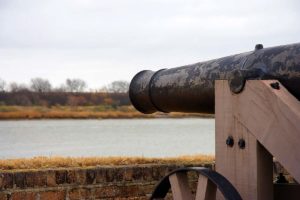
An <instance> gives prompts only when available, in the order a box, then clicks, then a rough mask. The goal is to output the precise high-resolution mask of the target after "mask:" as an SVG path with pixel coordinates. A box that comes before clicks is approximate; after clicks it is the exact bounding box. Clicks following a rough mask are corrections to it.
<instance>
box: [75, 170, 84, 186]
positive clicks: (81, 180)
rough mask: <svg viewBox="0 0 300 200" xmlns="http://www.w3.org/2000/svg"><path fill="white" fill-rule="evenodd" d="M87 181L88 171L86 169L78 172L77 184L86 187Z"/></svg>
mask: <svg viewBox="0 0 300 200" xmlns="http://www.w3.org/2000/svg"><path fill="white" fill-rule="evenodd" d="M85 180H86V171H85V170H84V169H82V170H76V182H77V184H81V185H84V184H85Z"/></svg>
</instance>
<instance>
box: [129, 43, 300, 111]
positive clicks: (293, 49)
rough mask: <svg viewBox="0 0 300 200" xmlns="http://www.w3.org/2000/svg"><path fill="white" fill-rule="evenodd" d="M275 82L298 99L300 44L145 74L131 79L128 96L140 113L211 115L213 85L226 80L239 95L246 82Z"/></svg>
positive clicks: (257, 49)
mask: <svg viewBox="0 0 300 200" xmlns="http://www.w3.org/2000/svg"><path fill="white" fill-rule="evenodd" d="M249 79H251V80H253V79H258V80H259V79H277V80H278V81H280V82H281V83H282V84H283V85H284V86H285V87H286V88H287V89H288V90H289V92H291V93H292V94H293V95H294V96H295V97H296V98H297V99H298V100H299V99H300V43H297V44H291V45H283V46H277V47H271V48H263V47H262V45H256V47H255V50H254V51H250V52H246V53H241V54H237V55H232V56H227V57H223V58H219V59H214V60H210V61H205V62H199V63H195V64H191V65H186V66H182V67H176V68H171V69H162V70H159V71H156V72H154V71H150V70H145V71H141V72H139V73H138V74H136V75H135V76H134V78H133V79H132V81H131V83H130V89H129V96H130V100H131V102H132V104H133V106H134V107H135V108H136V109H137V110H139V111H140V112H142V113H147V114H149V113H153V112H156V111H161V112H173V111H174V112H194V113H197V112H200V113H214V101H215V99H214V98H215V97H214V81H215V80H228V81H229V84H230V88H231V91H232V92H234V93H239V92H241V91H242V90H243V87H244V84H245V81H246V80H249Z"/></svg>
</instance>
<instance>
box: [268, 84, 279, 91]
mask: <svg viewBox="0 0 300 200" xmlns="http://www.w3.org/2000/svg"><path fill="white" fill-rule="evenodd" d="M270 86H271V87H272V88H273V89H275V90H279V89H280V85H279V83H278V82H275V83H270Z"/></svg>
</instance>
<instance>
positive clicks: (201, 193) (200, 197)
mask: <svg viewBox="0 0 300 200" xmlns="http://www.w3.org/2000/svg"><path fill="white" fill-rule="evenodd" d="M216 192H217V187H216V185H215V184H213V183H212V182H211V181H210V180H209V179H207V178H206V177H204V176H201V175H200V176H199V179H198V185H197V191H196V200H215V199H216Z"/></svg>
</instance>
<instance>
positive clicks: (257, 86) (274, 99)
mask: <svg viewBox="0 0 300 200" xmlns="http://www.w3.org/2000/svg"><path fill="white" fill-rule="evenodd" d="M274 82H277V81H276V80H262V81H253V80H250V81H247V84H246V87H245V89H244V91H243V92H242V93H241V94H240V95H232V101H233V102H235V104H236V105H237V106H238V108H237V109H235V111H234V117H237V118H238V119H239V121H240V122H241V123H242V124H244V125H245V126H247V129H248V130H249V131H250V132H251V133H252V134H253V135H254V137H255V138H257V140H258V141H259V142H260V143H261V144H262V145H263V146H264V147H265V148H266V149H267V150H268V151H269V152H270V153H271V154H272V155H273V156H274V157H276V159H277V160H278V161H279V162H280V163H281V164H282V165H283V166H284V167H285V168H286V169H287V171H288V172H289V173H290V174H291V175H292V176H293V177H294V178H295V180H297V181H298V182H300V170H299V166H300V103H299V101H298V100H297V99H296V98H295V97H294V96H293V95H291V94H290V93H289V92H288V91H287V90H286V89H285V88H284V86H283V85H281V84H280V89H279V90H276V89H273V88H272V87H271V86H270V84H271V83H274Z"/></svg>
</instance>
